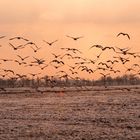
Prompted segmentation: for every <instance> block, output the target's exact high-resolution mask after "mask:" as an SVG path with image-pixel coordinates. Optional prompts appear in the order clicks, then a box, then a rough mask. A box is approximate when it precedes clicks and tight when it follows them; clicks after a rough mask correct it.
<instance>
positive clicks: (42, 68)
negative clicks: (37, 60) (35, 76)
mask: <svg viewBox="0 0 140 140" xmlns="http://www.w3.org/2000/svg"><path fill="white" fill-rule="evenodd" d="M48 66H49V65H46V64H45V66H43V67H40V69H41V70H44V69H45V68H47V67H48Z"/></svg>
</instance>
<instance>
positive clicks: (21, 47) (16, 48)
mask: <svg viewBox="0 0 140 140" xmlns="http://www.w3.org/2000/svg"><path fill="white" fill-rule="evenodd" d="M9 45H10V46H11V47H12V48H13V49H14V50H18V49H23V48H24V46H23V45H19V46H17V47H15V46H14V45H13V44H11V43H9Z"/></svg>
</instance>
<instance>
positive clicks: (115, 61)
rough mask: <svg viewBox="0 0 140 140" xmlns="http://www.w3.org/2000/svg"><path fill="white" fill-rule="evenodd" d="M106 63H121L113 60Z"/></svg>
mask: <svg viewBox="0 0 140 140" xmlns="http://www.w3.org/2000/svg"><path fill="white" fill-rule="evenodd" d="M106 62H107V63H109V62H110V63H112V64H114V63H119V61H118V60H113V61H112V60H107V61H106Z"/></svg>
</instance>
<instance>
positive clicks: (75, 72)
mask: <svg viewBox="0 0 140 140" xmlns="http://www.w3.org/2000/svg"><path fill="white" fill-rule="evenodd" d="M69 71H71V74H78V72H77V71H73V70H72V69H69Z"/></svg>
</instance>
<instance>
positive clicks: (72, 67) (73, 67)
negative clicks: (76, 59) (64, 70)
mask: <svg viewBox="0 0 140 140" xmlns="http://www.w3.org/2000/svg"><path fill="white" fill-rule="evenodd" d="M68 66H69V67H70V68H71V69H73V70H74V69H75V68H76V67H77V66H78V65H76V66H70V65H68Z"/></svg>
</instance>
